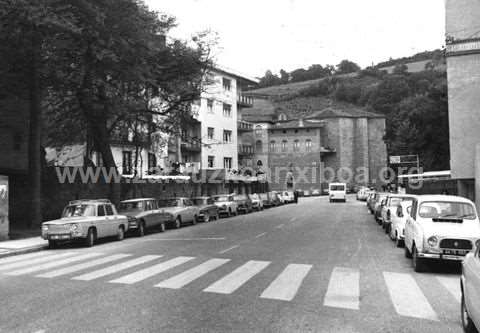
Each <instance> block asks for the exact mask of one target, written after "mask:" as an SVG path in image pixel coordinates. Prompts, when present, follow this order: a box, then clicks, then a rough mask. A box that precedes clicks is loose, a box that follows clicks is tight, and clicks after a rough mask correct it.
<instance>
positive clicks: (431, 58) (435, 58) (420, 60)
mask: <svg viewBox="0 0 480 333" xmlns="http://www.w3.org/2000/svg"><path fill="white" fill-rule="evenodd" d="M398 65H406V66H407V71H408V72H410V73H417V72H421V71H423V70H425V69H426V67H427V66H431V68H432V69H435V70H438V71H446V68H447V67H446V61H445V52H444V50H440V49H437V50H433V51H425V52H420V53H417V54H415V55H413V56H411V57H403V58H397V59H390V60H388V61H383V62H379V63H378V64H376V65H375V66H374V68H377V69H380V70H385V71H387V72H388V73H392V72H393V70H394V68H395V66H398Z"/></svg>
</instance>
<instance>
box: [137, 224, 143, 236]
mask: <svg viewBox="0 0 480 333" xmlns="http://www.w3.org/2000/svg"><path fill="white" fill-rule="evenodd" d="M137 236H138V237H143V236H145V223H144V222H140V225H139V226H138V231H137Z"/></svg>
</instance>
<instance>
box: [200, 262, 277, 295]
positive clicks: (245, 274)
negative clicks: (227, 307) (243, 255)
mask: <svg viewBox="0 0 480 333" xmlns="http://www.w3.org/2000/svg"><path fill="white" fill-rule="evenodd" d="M269 264H270V261H255V260H251V261H248V262H247V263H246V264H244V265H242V266H240V267H239V268H237V269H236V270H234V271H233V272H231V273H230V274H228V275H226V276H225V277H223V278H222V279H220V280H218V281H217V282H215V283H213V284H212V285H210V286H209V287H207V288H206V289H204V290H203V291H204V292H209V293H219V294H231V293H233V292H234V291H235V290H237V289H238V288H240V287H241V286H242V285H243V284H244V283H246V282H247V281H248V280H250V279H251V278H252V277H254V276H255V275H257V274H258V273H260V272H261V271H262V270H264V269H265V268H266V267H267V266H268V265H269Z"/></svg>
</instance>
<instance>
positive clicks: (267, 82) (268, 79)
mask: <svg viewBox="0 0 480 333" xmlns="http://www.w3.org/2000/svg"><path fill="white" fill-rule="evenodd" d="M280 83H281V80H280V78H279V77H278V76H277V75H274V74H273V73H272V71H271V70H267V71H266V72H265V75H264V76H263V77H262V78H260V82H259V83H258V85H259V86H260V87H270V86H275V85H278V84H280Z"/></svg>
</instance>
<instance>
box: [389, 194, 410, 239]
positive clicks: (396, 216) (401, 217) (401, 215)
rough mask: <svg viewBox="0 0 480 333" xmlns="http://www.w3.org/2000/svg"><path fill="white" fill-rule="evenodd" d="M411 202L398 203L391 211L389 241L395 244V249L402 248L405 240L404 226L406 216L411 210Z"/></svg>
mask: <svg viewBox="0 0 480 333" xmlns="http://www.w3.org/2000/svg"><path fill="white" fill-rule="evenodd" d="M412 202H413V201H410V200H405V201H402V202H400V203H399V204H398V205H397V207H396V208H395V209H393V210H392V215H391V221H392V224H391V228H390V239H391V240H393V241H394V242H395V244H396V245H397V247H402V246H403V245H404V240H405V224H406V222H407V217H408V214H410V209H411V208H412Z"/></svg>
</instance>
